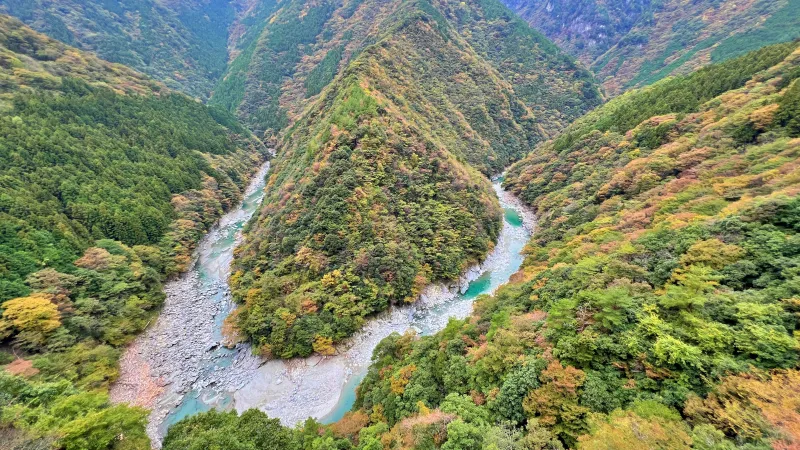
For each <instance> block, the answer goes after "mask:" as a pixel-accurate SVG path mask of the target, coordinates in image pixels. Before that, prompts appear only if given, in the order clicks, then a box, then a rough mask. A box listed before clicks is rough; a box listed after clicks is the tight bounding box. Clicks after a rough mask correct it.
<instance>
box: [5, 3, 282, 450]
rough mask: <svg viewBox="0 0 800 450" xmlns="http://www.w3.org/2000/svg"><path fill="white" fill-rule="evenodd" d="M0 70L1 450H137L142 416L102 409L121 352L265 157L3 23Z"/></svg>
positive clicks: (141, 80)
mask: <svg viewBox="0 0 800 450" xmlns="http://www.w3.org/2000/svg"><path fill="white" fill-rule="evenodd" d="M0 58H2V59H1V61H2V64H0V77H2V80H3V82H2V87H1V88H0V92H2V94H0V364H3V365H6V364H7V365H6V366H5V370H2V371H0V440H2V442H3V444H4V445H5V444H6V443H8V442H10V443H11V444H9V445H11V447H12V448H14V445H17V444H18V445H20V446H21V447H20V448H47V447H49V445H50V444H51V443H53V442H58V448H61V447H66V448H75V449H78V448H80V449H83V448H111V447H112V446H114V445H115V443H117V442H118V441H119V440H120V439H121V437H122V438H124V439H127V441H126V443H127V444H130V445H131V447H127V448H143V447H146V446H147V437H146V436H145V435H144V417H145V413H144V411H140V410H138V409H131V408H128V407H124V406H115V407H111V406H110V405H109V402H108V397H107V395H106V394H105V390H106V388H107V386H108V384H109V383H110V382H112V381H113V380H114V379H115V378H116V374H117V359H118V357H119V348H120V347H121V346H122V345H124V344H125V343H127V342H129V341H130V339H132V337H133V336H134V335H135V334H136V333H138V332H139V331H141V330H142V329H143V328H144V327H145V325H146V324H147V323H148V321H149V320H150V319H151V318H152V317H153V313H154V312H155V311H156V310H157V308H158V307H159V306H160V304H161V302H162V301H163V298H164V293H163V291H162V282H163V281H164V280H165V279H166V277H167V276H169V275H170V274H174V273H176V272H178V271H181V270H183V269H184V268H185V267H186V264H188V262H189V257H190V254H191V250H192V248H193V247H194V245H195V243H196V242H197V240H198V239H199V238H200V237H201V236H202V235H203V234H204V232H205V231H206V230H207V229H208V227H209V226H211V224H212V223H213V222H214V221H215V219H216V218H217V217H219V215H220V214H221V213H222V211H223V210H225V209H227V208H228V207H230V206H232V205H234V204H235V203H236V202H237V201H238V200H239V199H240V198H241V195H242V190H243V187H244V183H245V182H246V180H247V178H248V177H249V176H250V175H251V174H252V173H253V171H254V170H255V169H256V168H257V167H258V166H259V164H260V163H261V162H262V161H263V160H264V159H265V157H266V153H267V151H266V149H265V148H264V146H263V145H261V144H260V143H259V142H258V141H257V140H255V139H254V138H253V137H252V136H251V135H250V134H249V133H248V132H247V131H246V130H245V129H244V128H242V127H241V126H240V125H238V124H237V122H236V121H235V119H234V118H233V117H232V116H230V115H229V114H228V113H227V112H225V111H221V110H211V109H208V108H206V107H205V106H203V105H202V104H200V103H198V102H197V101H195V100H194V99H191V98H189V97H187V96H185V95H182V94H176V93H174V92H169V91H167V89H166V88H163V86H161V85H160V84H158V83H156V82H153V81H151V80H149V79H147V78H146V77H145V76H144V75H141V74H139V73H136V72H134V71H133V70H131V69H127V68H124V67H121V66H118V65H113V64H110V63H106V62H103V61H100V60H98V59H97V58H96V57H94V56H92V55H88V54H85V53H82V52H81V51H79V50H77V49H74V48H69V47H66V46H64V45H63V44H61V43H59V42H56V41H53V40H51V39H48V38H46V37H44V36H43V35H40V34H38V33H36V32H34V31H32V30H31V29H29V28H27V27H24V26H20V24H19V22H18V21H16V20H15V19H11V18H8V17H6V16H0ZM122 92H127V93H129V94H122ZM154 92H155V93H157V95H154V94H153V93H154ZM139 93H142V94H143V95H140V94H139ZM9 346H13V353H14V355H15V356H13V357H12V353H11V352H10V348H9ZM15 358H16V359H15ZM9 363H10V364H9ZM12 374H22V375H24V376H25V378H20V377H16V376H13V375H12ZM26 442H27V444H25V443H26ZM25 445H32V446H33V447H25ZM37 445H38V447H36V446H37ZM136 446H138V447H136ZM114 448H121V447H114Z"/></svg>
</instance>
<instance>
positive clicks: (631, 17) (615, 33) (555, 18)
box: [503, 0, 656, 65]
mask: <svg viewBox="0 0 800 450" xmlns="http://www.w3.org/2000/svg"><path fill="white" fill-rule="evenodd" d="M503 3H505V4H506V6H508V7H509V8H511V9H512V10H514V11H515V12H516V13H517V14H519V15H520V17H522V18H523V19H525V20H526V21H527V22H528V23H529V24H530V25H531V26H532V27H534V28H536V29H537V30H539V31H541V32H542V33H544V34H545V35H547V37H549V38H550V39H552V40H553V41H554V42H556V43H557V44H558V45H559V46H560V47H561V48H563V49H565V50H567V51H568V52H569V53H571V54H572V55H573V56H575V57H576V58H578V59H580V60H581V61H582V62H583V63H585V64H586V65H591V64H592V63H593V62H594V60H595V58H597V57H598V56H600V55H602V54H603V53H605V52H606V51H607V50H608V49H609V48H611V47H612V46H614V45H615V44H616V43H617V42H619V40H620V39H622V37H623V36H625V35H626V34H627V33H628V32H629V31H630V30H631V28H633V26H634V24H636V23H637V22H638V21H639V19H640V18H642V16H643V15H644V14H646V13H649V12H651V11H652V10H653V9H654V8H655V7H656V6H655V5H654V2H653V1H652V0H590V1H586V0H503Z"/></svg>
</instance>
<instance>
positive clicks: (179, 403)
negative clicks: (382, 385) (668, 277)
mask: <svg viewBox="0 0 800 450" xmlns="http://www.w3.org/2000/svg"><path fill="white" fill-rule="evenodd" d="M268 167H269V166H268V164H267V165H265V166H264V167H263V168H262V169H261V171H259V173H258V174H257V175H256V176H255V178H254V180H253V182H252V183H251V185H250V186H249V187H248V189H247V191H246V195H245V199H244V201H243V202H242V204H241V205H240V206H239V207H238V208H236V209H234V210H232V211H230V212H229V213H227V214H226V215H225V216H223V217H222V219H221V220H220V222H219V224H218V225H217V226H216V227H214V228H213V229H212V230H211V231H210V232H209V233H208V235H207V236H206V237H205V238H204V239H203V240H202V241H201V243H200V244H199V245H198V248H197V250H196V261H195V263H194V264H193V266H192V268H191V269H190V270H189V271H188V272H187V273H186V274H184V275H182V276H181V277H179V278H178V279H176V280H173V281H170V282H169V283H167V285H166V286H165V292H166V294H167V299H166V301H165V305H164V308H163V310H162V312H161V314H160V316H159V318H158V320H157V321H156V322H155V323H154V324H153V326H151V327H150V328H148V330H147V331H145V333H143V334H142V335H141V336H139V337H138V338H137V339H136V341H135V342H134V343H133V344H132V345H131V346H130V347H129V348H128V349H127V350H126V352H125V354H124V355H123V358H122V361H121V374H120V379H119V380H118V382H117V383H116V384H115V385H114V386H113V387H112V390H111V397H112V400H113V401H115V402H128V403H133V404H135V405H139V406H142V407H146V408H149V409H151V414H150V417H149V425H148V430H147V431H148V435H149V436H150V438H151V439H152V441H153V442H154V445H155V446H158V445H159V444H160V442H161V440H162V438H163V436H164V434H165V433H166V430H167V428H168V427H169V426H170V425H172V424H174V423H175V422H177V421H179V420H181V419H182V418H184V417H187V416H189V415H191V414H195V413H197V412H201V411H207V410H209V409H211V408H221V409H231V408H235V409H236V410H237V411H240V412H241V411H244V410H246V409H248V408H259V409H261V410H263V411H265V412H266V413H267V414H269V416H270V417H276V418H279V419H280V420H281V422H283V423H284V424H286V425H294V424H296V423H297V422H299V421H302V420H304V419H305V418H307V417H315V418H317V419H320V420H321V421H322V422H324V423H330V422H335V421H336V420H338V419H340V418H341V417H342V416H343V415H344V414H345V413H346V412H347V411H349V410H350V408H351V407H352V405H353V402H354V401H355V390H356V387H357V386H358V383H359V382H360V381H361V379H363V377H364V375H365V374H366V371H367V369H368V366H369V362H370V358H371V355H372V349H373V348H374V347H375V346H376V345H377V344H378V342H380V341H381V340H382V339H383V338H385V337H386V336H388V335H389V334H391V333H393V332H399V333H403V332H405V331H408V330H414V331H416V332H417V333H420V334H431V333H435V332H437V331H439V330H441V329H442V328H444V326H445V325H446V324H447V322H448V320H449V319H450V318H451V317H455V318H464V317H466V316H467V315H469V313H470V312H471V311H472V302H473V301H474V300H475V298H476V297H477V296H479V295H481V294H491V293H492V292H494V291H495V290H496V289H497V288H498V287H499V286H500V285H502V284H503V283H505V282H507V281H508V279H509V278H510V277H511V275H512V274H514V273H515V272H516V271H517V270H518V269H519V267H520V265H521V264H522V259H523V257H522V255H521V250H522V248H523V247H524V245H525V243H526V242H527V241H528V239H529V238H530V235H531V232H532V230H533V227H534V226H535V223H534V219H533V215H532V214H531V213H530V212H529V211H528V210H527V209H526V208H525V207H524V206H523V205H522V204H521V203H520V202H519V201H518V200H517V199H516V198H515V197H513V196H512V195H511V194H510V193H508V192H506V191H503V190H502V189H501V187H500V181H501V180H499V179H498V180H495V181H494V182H493V183H494V189H495V192H496V193H497V195H498V198H499V199H500V204H501V206H502V208H503V211H504V220H503V227H502V230H501V233H500V237H499V239H498V241H497V244H496V246H495V248H494V249H493V251H492V252H491V253H490V254H489V255H488V256H487V258H486V260H485V261H484V262H483V263H481V264H480V265H476V266H474V267H472V268H470V269H469V270H468V271H466V272H465V274H464V276H462V278H461V279H460V280H457V281H455V282H452V283H449V284H447V285H445V284H441V283H440V284H435V285H432V286H429V287H428V288H427V289H426V290H425V291H424V293H423V295H422V296H421V297H420V301H418V302H417V303H416V304H414V305H409V306H405V307H398V308H393V309H392V310H390V311H387V312H385V313H382V314H379V315H377V316H376V317H374V318H372V319H370V320H369V321H368V322H367V324H366V326H365V327H364V328H363V329H362V330H361V331H359V332H358V333H356V335H354V336H353V337H352V338H351V339H349V340H348V341H347V342H345V343H344V344H341V345H339V346H338V347H337V354H336V355H335V356H329V357H324V358H323V357H319V356H316V357H311V358H306V359H301V358H296V359H292V360H288V361H284V360H271V361H263V360H261V359H259V358H258V357H256V356H253V355H252V352H251V351H250V347H249V346H248V345H247V344H240V345H238V346H236V347H235V348H233V349H228V348H225V347H222V346H221V345H219V343H220V341H221V339H222V323H223V321H224V319H225V317H227V315H228V314H229V313H230V311H231V310H232V308H233V306H234V305H233V304H232V301H231V296H230V292H229V290H228V287H227V278H228V275H229V266H230V262H231V259H232V257H233V250H234V249H235V248H236V245H237V244H238V243H239V242H240V240H241V229H242V227H243V226H244V225H245V224H246V223H247V221H248V220H249V219H250V217H252V215H253V214H254V212H255V211H256V210H257V208H258V205H259V203H260V202H261V200H262V199H263V196H264V194H263V188H264V178H265V176H266V172H267V170H268Z"/></svg>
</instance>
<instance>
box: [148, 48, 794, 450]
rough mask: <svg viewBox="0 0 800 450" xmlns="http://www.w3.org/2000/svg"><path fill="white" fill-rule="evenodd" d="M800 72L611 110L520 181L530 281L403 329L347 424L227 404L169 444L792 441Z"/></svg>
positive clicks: (538, 156)
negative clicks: (422, 330) (301, 420)
mask: <svg viewBox="0 0 800 450" xmlns="http://www.w3.org/2000/svg"><path fill="white" fill-rule="evenodd" d="M798 78H800V49H798V44H797V43H790V44H782V45H777V46H773V47H767V48H765V49H763V50H759V51H757V52H755V53H751V54H748V55H746V56H744V57H742V58H739V59H734V60H731V61H729V62H726V63H723V64H719V65H714V66H709V67H708V68H706V69H703V70H700V71H698V72H696V73H694V74H692V75H689V76H685V77H678V78H673V79H669V80H666V81H663V82H661V83H657V84H656V85H654V86H653V87H650V88H645V89H642V90H636V91H632V92H630V93H628V94H626V95H623V96H621V97H619V98H617V99H615V100H613V101H611V102H610V103H608V104H607V105H605V106H603V107H600V108H599V109H597V110H596V111H594V112H592V113H590V114H589V115H587V116H586V117H584V118H583V119H581V120H579V121H578V122H577V123H576V124H575V125H573V126H571V127H569V128H568V129H567V130H566V131H565V133H563V134H562V135H560V136H559V137H557V138H556V139H554V140H552V141H549V142H547V143H545V144H543V145H541V146H539V147H538V148H537V150H536V151H535V152H533V153H532V154H531V155H530V156H529V157H527V158H525V159H524V160H523V161H521V162H519V163H517V164H516V165H515V166H513V167H512V169H511V170H510V171H509V173H508V177H507V179H506V184H507V185H508V186H509V187H510V188H511V189H512V190H515V191H517V192H518V193H520V195H522V196H523V198H525V199H526V200H527V201H528V202H530V203H531V205H532V206H533V207H534V208H536V210H537V211H538V214H539V217H540V224H539V229H538V230H537V232H536V234H535V236H534V238H533V240H532V241H531V243H530V244H529V245H528V248H527V249H526V254H527V258H526V261H525V263H524V266H523V269H522V270H521V271H520V272H519V273H518V274H517V275H516V276H515V278H514V279H513V282H512V283H510V284H508V285H506V286H504V287H502V288H501V289H500V291H499V292H498V293H496V294H495V295H494V296H492V297H489V296H482V297H480V298H479V299H478V302H477V303H476V306H475V310H474V312H473V314H472V316H471V317H469V318H468V319H467V320H451V322H450V324H449V325H448V326H447V328H446V329H444V330H443V331H441V332H439V333H438V334H436V335H433V336H427V337H421V338H420V337H417V336H415V335H413V334H406V335H402V336H401V335H397V334H395V335H393V336H391V337H390V338H387V339H386V340H384V341H383V342H382V343H381V344H380V345H379V346H378V347H377V348H376V349H375V352H374V354H373V365H372V367H371V368H370V371H369V373H368V375H367V377H366V379H365V380H364V381H363V382H362V383H361V385H360V387H359V389H358V398H357V401H356V405H355V407H354V409H353V411H352V412H350V413H349V414H348V415H347V416H345V418H344V419H342V420H340V421H339V422H337V423H334V424H332V425H328V426H323V425H320V424H319V423H317V422H315V421H313V420H311V419H309V420H308V421H307V422H306V423H305V424H302V425H300V426H299V427H297V428H295V429H290V428H284V427H281V426H280V425H279V423H278V422H277V421H275V420H270V419H269V418H267V417H266V415H264V414H263V413H261V412H258V411H254V410H253V411H248V412H247V413H245V414H243V415H241V416H237V415H236V414H235V413H218V412H212V413H206V414H200V415H198V416H195V417H192V418H190V419H187V420H184V421H182V422H181V423H179V424H178V425H176V426H174V427H173V428H171V429H170V433H169V435H168V436H167V438H166V440H165V442H164V444H165V448H166V449H170V450H176V449H183V448H207V447H208V446H210V445H217V444H219V445H222V444H223V443H237V444H238V445H242V446H243V447H242V448H258V449H271V448H276V449H277V448H286V449H292V448H294V449H349V448H359V449H403V448H420V449H423V448H430V449H433V448H442V449H558V448H582V449H624V448H669V449H682V448H686V449H688V448H701V449H750V450H755V449H764V450H766V449H770V448H792V446H793V445H795V444H796V440H797V439H800V436H799V435H798V432H797V429H796V424H797V422H798V420H799V419H800V417H798V412H797V411H798V410H797V405H798V404H800V391H798V389H797V386H798V380H799V379H800V378H799V375H798V373H797V371H796V370H795V367H796V365H797V362H798V356H800V354H799V353H798V351H799V347H798V343H797V339H796V334H795V333H796V330H797V327H798V323H797V313H798V310H799V309H798V305H797V297H798V295H800V287H798V280H797V266H798V258H800V247H798V245H797V243H798V236H800V235H798V229H799V228H798V226H799V225H798V223H800V222H799V221H800V217H798V215H797V211H798V200H797V194H798V192H800V191H799V189H800V185H798V182H799V180H798V178H797V161H798V150H800V147H799V146H798V145H799V143H800V125H799V124H798V119H797V118H798V112H800V80H799V79H798ZM669 93H674V95H666V94H669ZM248 446H249V447H248Z"/></svg>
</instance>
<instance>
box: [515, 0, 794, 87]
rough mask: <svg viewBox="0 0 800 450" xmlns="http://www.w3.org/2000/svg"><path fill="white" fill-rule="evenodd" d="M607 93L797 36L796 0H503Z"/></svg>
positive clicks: (684, 71) (680, 72)
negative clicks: (591, 73)
mask: <svg viewBox="0 0 800 450" xmlns="http://www.w3.org/2000/svg"><path fill="white" fill-rule="evenodd" d="M504 2H505V3H506V4H507V5H508V6H509V7H511V8H512V9H513V10H514V11H516V12H517V13H518V14H520V16H521V17H523V18H524V19H526V20H527V21H528V22H529V23H530V25H531V26H532V27H534V28H536V29H537V30H540V31H542V32H543V33H544V34H546V35H547V36H548V37H549V38H551V39H553V40H554V41H555V42H556V44H558V45H559V46H561V47H562V48H564V49H565V50H567V51H568V52H570V53H571V54H572V55H574V56H576V57H577V58H578V59H580V60H581V61H583V62H584V63H585V64H586V65H587V66H588V67H589V68H591V69H592V70H593V71H594V73H595V74H596V75H597V77H598V79H599V80H600V81H601V82H603V86H604V87H605V89H606V91H607V92H608V93H609V94H612V95H617V94H620V93H622V92H625V91H626V90H627V89H629V88H631V87H636V86H646V85H649V84H652V83H654V82H656V81H658V80H660V79H662V78H664V77H666V76H669V75H675V74H685V73H687V72H691V71H692V70H694V69H696V68H698V67H699V66H702V65H706V64H708V63H710V62H721V61H723V60H726V59H729V58H732V57H736V56H740V55H742V54H744V53H747V52H749V51H752V50H756V49H758V48H761V47H763V46H765V45H768V44H775V43H779V42H785V41H789V40H792V39H796V38H798V37H800V1H799V0H750V1H746V2H731V1H720V0H694V1H690V2H687V1H681V0H665V1H652V0H634V1H630V0H611V1H598V0H546V1H545V0H504Z"/></svg>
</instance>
